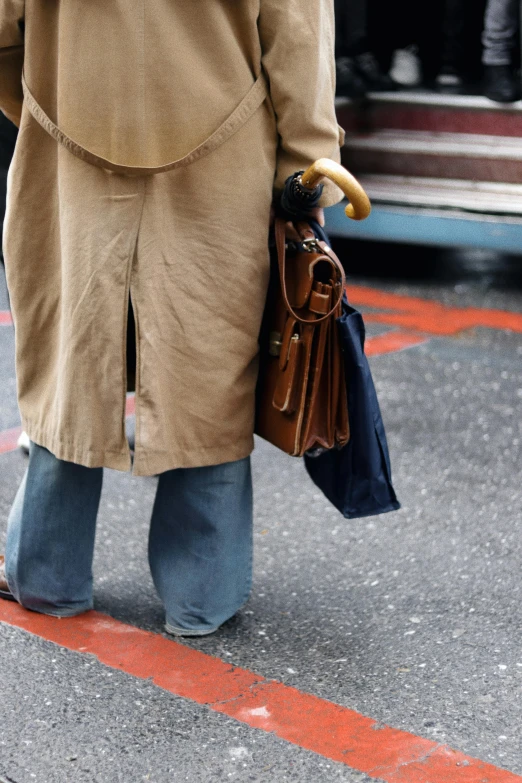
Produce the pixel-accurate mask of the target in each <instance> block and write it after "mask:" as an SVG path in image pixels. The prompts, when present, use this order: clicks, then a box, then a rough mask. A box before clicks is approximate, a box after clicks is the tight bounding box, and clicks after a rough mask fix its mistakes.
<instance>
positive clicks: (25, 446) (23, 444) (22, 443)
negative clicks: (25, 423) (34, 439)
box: [17, 432, 31, 454]
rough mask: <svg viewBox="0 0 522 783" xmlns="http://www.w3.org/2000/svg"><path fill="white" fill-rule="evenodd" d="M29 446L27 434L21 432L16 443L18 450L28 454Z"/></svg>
mask: <svg viewBox="0 0 522 783" xmlns="http://www.w3.org/2000/svg"><path fill="white" fill-rule="evenodd" d="M30 445H31V441H30V440H29V435H28V434H27V432H22V434H21V435H20V437H19V438H18V441H17V446H18V448H19V449H22V451H23V452H24V454H29V446H30Z"/></svg>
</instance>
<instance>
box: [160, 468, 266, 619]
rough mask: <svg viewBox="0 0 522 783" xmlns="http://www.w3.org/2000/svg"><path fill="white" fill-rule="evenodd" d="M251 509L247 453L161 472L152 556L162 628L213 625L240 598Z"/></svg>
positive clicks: (247, 575)
mask: <svg viewBox="0 0 522 783" xmlns="http://www.w3.org/2000/svg"><path fill="white" fill-rule="evenodd" d="M252 513H253V512H252V477H251V469H250V458H246V459H242V460H238V461H237V462H227V463H225V464H223V465H212V466H210V467H201V468H183V469H179V470H170V471H168V472H167V473H162V474H161V476H160V478H159V483H158V490H157V494H156V501H155V504H154V510H153V514H152V521H151V528H150V540H149V561H150V569H151V572H152V577H153V579H154V584H155V585H156V589H157V591H158V594H159V596H160V598H161V600H162V601H163V604H164V606H165V609H166V619H167V630H169V631H171V632H176V630H178V631H187V635H188V634H190V633H191V632H192V633H193V634H194V635H199V634H205V633H211V632H212V631H213V630H215V629H216V628H217V627H219V626H220V625H221V624H222V623H224V622H225V620H228V619H229V618H230V617H232V615H234V614H235V613H236V612H237V610H238V609H239V608H240V607H241V606H242V605H243V604H244V603H245V601H246V600H247V598H248V596H249V594H250V588H251V584H252Z"/></svg>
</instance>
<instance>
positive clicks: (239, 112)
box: [22, 72, 268, 176]
mask: <svg viewBox="0 0 522 783" xmlns="http://www.w3.org/2000/svg"><path fill="white" fill-rule="evenodd" d="M22 88H23V92H24V101H25V104H26V106H27V108H28V109H29V111H30V112H31V114H32V116H33V117H34V119H35V120H36V121H37V122H38V123H39V124H40V125H41V126H42V128H43V129H44V130H46V131H47V133H49V135H50V136H52V137H53V139H56V141H58V142H59V143H60V144H61V145H62V146H64V147H65V148H66V149H67V150H69V152H71V153H72V154H73V155H75V156H76V157H77V158H80V159H81V160H84V161H86V163H91V164H92V165H94V166H99V167H100V168H104V169H109V171H115V172H117V173H118V174H130V175H135V176H143V175H147V174H160V173H161V172H164V171H172V170H173V169H179V168H184V167H185V166H189V165H190V164H191V163H195V162H196V161H197V160H201V158H204V157H206V156H207V155H210V153H211V152H214V150H216V149H217V148H218V147H221V145H222V144H224V143H225V142H226V141H228V139H230V137H231V136H233V135H234V134H235V133H237V131H238V130H239V129H240V128H241V127H242V126H243V125H244V124H245V123H246V122H247V120H249V119H250V117H252V115H253V114H254V113H255V112H256V111H257V109H258V108H259V107H260V106H261V104H262V103H263V102H264V101H265V99H266V97H267V96H268V83H267V80H266V77H265V75H264V74H263V72H261V74H260V76H259V77H258V79H257V80H256V81H255V82H254V84H253V85H252V87H251V88H250V90H249V91H248V93H247V94H246V95H245V97H244V98H243V100H242V101H241V103H239V105H238V106H236V108H235V109H234V111H233V112H232V114H230V115H229V116H228V117H227V119H226V120H225V121H224V122H222V123H221V125H220V126H219V128H217V130H215V131H214V133H212V135H211V136H209V137H208V139H206V140H205V141H204V142H202V143H201V144H200V145H199V146H198V147H196V148H195V149H193V150H191V152H189V153H188V154H187V155H184V156H183V157H182V158H178V159H177V160H173V161H171V162H170V163H165V164H163V165H161V166H127V165H124V164H122V163H116V162H115V161H112V160H109V159H108V158H104V157H102V156H101V155H97V154H96V153H95V152H92V150H89V149H87V148H86V147H83V146H82V145H81V144H79V143H78V142H76V141H74V139H71V137H70V136H68V135H67V134H66V133H65V132H64V131H63V130H61V128H59V127H58V126H57V125H56V124H55V123H54V122H53V121H52V120H51V119H50V117H48V115H47V114H46V113H45V111H44V110H43V109H42V107H41V106H40V104H39V103H38V101H37V100H36V98H35V97H34V95H33V94H32V93H31V91H30V89H29V87H28V85H27V82H26V80H25V75H24V74H22Z"/></svg>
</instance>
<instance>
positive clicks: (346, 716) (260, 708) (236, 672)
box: [0, 601, 522, 783]
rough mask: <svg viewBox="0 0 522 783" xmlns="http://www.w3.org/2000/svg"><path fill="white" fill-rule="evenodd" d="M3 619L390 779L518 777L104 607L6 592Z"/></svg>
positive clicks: (446, 781)
mask: <svg viewBox="0 0 522 783" xmlns="http://www.w3.org/2000/svg"><path fill="white" fill-rule="evenodd" d="M0 621H1V622H4V623H8V624H9V625H13V626H15V627H17V628H22V629H23V630H25V631H28V632H29V633H32V634H35V635H36V636H39V637H40V638H42V639H45V640H46V641H49V642H53V643H54V644H59V645H60V646H62V647H66V648H67V649H69V650H73V651H75V652H81V653H87V654H90V655H94V656H95V657H96V658H97V659H98V660H99V661H100V663H102V664H104V665H106V666H108V667H110V668H112V669H118V670H120V671H124V672H126V673H127V674H130V675H132V676H134V677H138V678H140V679H151V680H152V682H153V683H154V684H155V685H157V686H158V687H159V688H163V689H164V690H167V691H169V692H170V693H173V694H175V695H176V696H181V697H182V698H185V699H190V700H191V701H194V702H196V703H198V704H202V705H205V706H206V707H208V708H209V709H211V710H214V711H215V712H220V713H223V714H225V715H228V716H230V717H232V718H235V719H236V720H238V721H241V722H242V723H246V724H247V725H249V726H251V727H252V728H257V729H261V730H262V731H266V732H271V733H273V734H275V735H277V736H278V737H280V738H281V739H284V740H286V741H287V742H290V743H292V744H294V745H298V746H300V747H302V748H306V749H307V750H311V751H313V752H315V753H318V754H319V755H321V756H324V757H326V758H329V759H332V761H338V762H341V763H342V764H346V766H348V767H350V768H352V769H354V770H357V771H359V772H364V773H366V774H367V775H369V776H370V777H372V778H377V779H380V780H383V781H386V783H522V777H520V776H519V775H515V774H514V773H512V772H508V771H506V770H502V769H500V768H498V767H495V766H493V765H492V764H487V763H485V762H482V761H480V760H478V759H474V758H471V757H470V756H466V755H464V754H463V753H460V752H459V751H455V750H452V749H451V748H449V747H447V746H446V745H439V744H437V743H436V742H433V741H431V740H427V739H424V738H422V737H417V736H415V735H414V734H410V733H409V732H406V731H400V730H398V729H393V728H390V727H389V726H383V725H381V724H379V723H377V722H376V721H374V720H372V719H371V718H367V717H365V716H364V715H360V714H359V713H357V712H355V711H354V710H350V709H347V708H346V707H341V706H340V705H338V704H334V703H333V702H330V701H326V700H325V699H320V698H318V697H317V696H313V695H311V694H308V693H303V692H302V691H299V690H297V689H296V688H291V687H289V686H287V685H283V684H282V683H280V682H276V681H274V680H266V679H264V678H263V677H260V676H258V675H256V674H254V673H253V672H251V671H248V670H247V669H241V668H239V667H236V666H232V665H231V664H230V663H228V662H225V661H221V660H220V659H219V658H214V657H213V656H211V655H207V654H205V653H202V652H199V651H198V650H194V649H192V648H190V647H186V646H184V645H182V644H179V643H178V642H175V641H172V640H170V639H166V638H164V637H163V636H159V635H158V634H154V633H150V632H148V631H141V630H139V629H138V628H134V627H133V626H130V625H126V624H125V623H122V622H120V621H118V620H114V619H113V618H111V617H108V616H107V615H103V614H99V613H98V612H87V613H86V614H84V615H81V616H80V617H74V618H69V619H57V618H53V617H46V616H45V615H38V614H36V613H33V612H27V611H25V610H24V609H22V608H21V607H20V606H18V605H16V604H12V603H8V602H7V601H2V602H0Z"/></svg>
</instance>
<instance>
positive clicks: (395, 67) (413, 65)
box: [390, 46, 422, 87]
mask: <svg viewBox="0 0 522 783" xmlns="http://www.w3.org/2000/svg"><path fill="white" fill-rule="evenodd" d="M390 78H392V79H393V81H394V82H395V83H396V84H399V85H401V86H402V87H418V86H419V84H422V66H421V61H420V58H419V51H418V49H417V47H416V46H408V47H406V48H405V49H396V50H395V51H394V53H393V57H392V64H391V68H390Z"/></svg>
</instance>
